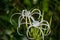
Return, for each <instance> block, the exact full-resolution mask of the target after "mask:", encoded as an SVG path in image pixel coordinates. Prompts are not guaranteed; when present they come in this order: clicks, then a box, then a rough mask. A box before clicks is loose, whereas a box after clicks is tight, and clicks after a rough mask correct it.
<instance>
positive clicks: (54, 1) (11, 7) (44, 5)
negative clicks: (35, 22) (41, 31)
mask: <svg viewBox="0 0 60 40" xmlns="http://www.w3.org/2000/svg"><path fill="white" fill-rule="evenodd" d="M35 8H37V9H40V10H41V12H42V13H43V11H44V19H45V20H47V21H48V22H49V23H50V21H51V23H50V25H51V26H50V27H51V34H50V35H49V36H48V37H46V38H45V39H46V40H60V0H0V40H27V39H26V37H25V36H24V37H22V36H19V35H18V34H17V31H16V30H17V25H18V24H17V21H14V25H12V24H11V23H10V17H11V15H12V14H14V13H19V12H21V11H22V10H24V9H27V10H32V9H35ZM18 16H19V15H18ZM18 16H15V19H16V20H17V18H18Z"/></svg>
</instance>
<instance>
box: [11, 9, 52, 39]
mask: <svg viewBox="0 0 60 40" xmlns="http://www.w3.org/2000/svg"><path fill="white" fill-rule="evenodd" d="M36 11H37V12H36ZM16 14H19V15H20V16H19V18H18V27H17V33H18V34H19V35H20V36H23V34H21V33H19V31H18V30H19V28H20V27H21V25H23V24H27V25H28V24H29V26H28V27H27V31H26V35H27V37H28V38H29V39H34V38H30V37H29V35H28V33H29V29H30V28H31V27H34V28H37V29H39V30H40V32H41V33H42V39H43V40H44V36H47V35H49V34H50V32H51V29H50V25H49V23H48V22H47V21H45V20H41V21H40V20H38V21H36V20H35V19H34V17H33V16H32V15H34V14H38V15H39V16H38V19H40V17H41V16H42V15H41V11H40V10H39V9H34V10H32V11H27V10H22V13H15V14H13V15H12V16H11V18H10V22H11V24H12V21H11V19H12V17H13V16H14V15H16ZM25 17H27V18H28V19H30V20H32V21H30V22H31V23H28V22H27V20H26V18H25ZM23 19H24V20H26V22H23V23H22V22H21V21H22V20H23ZM44 22H45V23H44ZM43 25H44V26H45V27H46V28H45V27H44V28H43V27H39V26H43ZM43 30H44V31H45V30H47V33H46V34H45V33H44V31H43Z"/></svg>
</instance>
